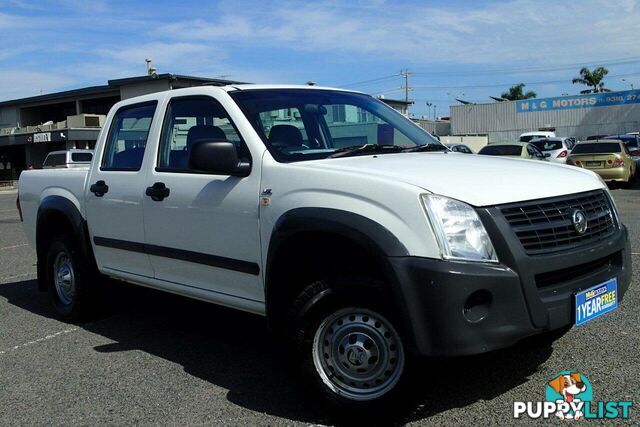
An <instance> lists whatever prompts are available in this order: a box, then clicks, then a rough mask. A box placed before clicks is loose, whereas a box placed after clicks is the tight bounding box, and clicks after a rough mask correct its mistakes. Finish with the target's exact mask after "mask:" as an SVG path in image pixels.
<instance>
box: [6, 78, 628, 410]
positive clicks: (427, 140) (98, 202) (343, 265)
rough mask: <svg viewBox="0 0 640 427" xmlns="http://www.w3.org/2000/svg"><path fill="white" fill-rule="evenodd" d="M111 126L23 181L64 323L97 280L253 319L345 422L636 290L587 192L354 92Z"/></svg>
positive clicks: (129, 114)
mask: <svg viewBox="0 0 640 427" xmlns="http://www.w3.org/2000/svg"><path fill="white" fill-rule="evenodd" d="M106 123H107V124H106V125H105V127H104V128H103V129H102V131H101V133H100V136H99V139H98V141H97V145H96V147H95V155H94V159H93V163H92V165H91V167H90V168H89V169H88V170H83V169H69V170H56V171H51V170H33V171H26V172H24V173H23V174H22V176H21V177H20V190H19V199H18V206H19V208H20V209H21V211H22V214H23V218H24V230H25V232H26V234H27V236H28V240H29V242H30V243H31V244H32V245H33V246H34V247H35V249H36V251H37V258H38V263H37V269H38V281H39V286H40V288H41V290H47V291H48V292H49V293H50V295H51V300H52V301H53V306H54V307H55V310H56V311H57V313H58V314H59V315H60V316H61V317H62V318H64V319H66V320H70V321H75V320H79V319H81V318H82V317H84V316H87V315H89V316H90V315H91V313H93V312H94V310H95V309H96V304H99V303H100V301H101V300H102V298H100V297H98V296H97V295H98V294H99V292H98V290H99V289H104V288H107V289H108V287H109V283H110V282H109V281H108V280H103V279H104V278H106V277H109V278H114V279H118V280H121V281H126V282H130V283H134V284H137V285H142V286H147V287H151V288H155V289H160V290H163V291H168V292H172V293H175V294H180V295H184V296H187V297H191V298H197V299H200V300H204V301H209V302H212V303H215V304H221V305H224V306H228V307H233V308H236V309H239V310H245V311H248V312H252V313H257V314H259V315H262V316H265V317H266V321H267V323H268V325H269V328H270V330H271V331H272V332H274V333H275V334H276V336H277V337H278V339H284V340H285V342H288V343H289V344H292V345H291V347H292V348H293V349H295V351H298V352H299V356H298V357H297V359H298V360H300V361H301V364H302V366H303V368H304V371H305V372H306V373H307V374H308V375H309V378H310V382H309V383H310V384H314V386H315V387H317V390H318V391H320V392H321V393H322V394H324V395H325V397H327V398H328V399H329V401H330V402H332V403H333V404H335V405H337V406H339V407H348V408H355V407H373V406H374V405H377V404H379V403H382V402H384V401H388V399H390V398H391V397H390V396H393V395H395V394H396V393H398V392H399V390H400V389H401V388H402V387H401V386H402V385H403V384H404V381H403V379H404V378H406V377H407V372H408V370H409V368H410V365H411V364H412V363H419V362H417V361H419V360H425V359H424V358H417V357H413V356H415V355H427V356H453V355H468V354H476V353H482V352H488V351H491V350H494V349H499V348H502V347H506V346H509V345H512V344H514V343H516V342H517V341H519V340H521V339H522V338H524V337H528V336H532V335H536V334H544V333H549V332H551V331H562V330H564V329H565V328H567V329H568V328H570V327H571V325H576V324H583V323H585V322H588V321H591V320H592V319H594V318H595V317H598V316H600V315H602V314H604V313H606V312H608V311H610V310H613V309H615V308H617V306H618V303H619V301H620V300H621V299H622V296H623V294H624V292H625V291H626V290H627V288H628V286H629V283H630V280H631V262H630V247H629V240H628V233H627V230H626V228H625V226H624V225H623V224H622V223H621V222H620V219H619V217H618V214H617V210H616V207H615V204H614V201H613V199H612V198H611V195H610V194H609V191H608V190H607V187H606V185H605V184H604V183H603V181H602V180H601V179H600V178H599V177H598V176H597V175H596V174H594V173H592V172H590V171H588V170H584V169H580V168H571V167H567V166H563V165H557V164H547V163H543V162H538V161H530V160H521V159H505V158H496V157H487V156H475V155H464V154H458V153H454V152H451V151H450V150H448V149H447V148H446V147H445V146H443V145H442V144H440V143H439V142H438V141H437V140H436V139H435V138H433V137H432V136H431V135H430V134H428V133H427V132H425V131H424V130H422V129H421V128H420V127H418V126H416V125H415V124H414V123H413V122H411V121H410V120H408V119H407V118H405V117H404V116H402V115H401V114H399V113H398V112H396V111H394V110H393V109H391V108H389V107H388V106H386V105H385V104H384V103H382V102H380V101H379V100H377V99H375V98H373V97H371V96H368V95H365V94H362V93H357V92H351V91H345V90H339V89H331V88H321V87H315V86H314V87H309V86H275V85H231V86H225V87H208V86H202V87H197V88H188V89H178V90H171V91H166V92H162V93H156V94H152V95H146V96H141V97H137V98H132V99H127V100H125V101H121V102H119V103H117V104H116V105H115V106H114V107H113V108H112V110H111V111H110V113H109V115H108V117H107V121H106ZM111 283H112V282H111ZM101 292H102V291H101ZM100 294H101V293H100ZM598 321H600V320H598ZM211 327H218V326H216V325H211ZM585 327H588V326H585ZM550 335H554V334H553V333H552V334H550ZM167 339H171V337H167ZM410 362H411V363H410ZM238 375H241V373H238Z"/></svg>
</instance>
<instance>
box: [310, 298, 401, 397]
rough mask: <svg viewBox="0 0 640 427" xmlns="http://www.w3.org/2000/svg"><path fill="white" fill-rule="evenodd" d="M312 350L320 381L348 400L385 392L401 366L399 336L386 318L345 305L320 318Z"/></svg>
mask: <svg viewBox="0 0 640 427" xmlns="http://www.w3.org/2000/svg"><path fill="white" fill-rule="evenodd" d="M312 352H313V363H314V366H315V368H316V371H317V372H318V374H319V375H320V378H321V379H322V381H323V383H324V384H325V385H326V386H327V387H329V388H330V389H331V390H332V391H333V392H335V393H337V394H339V395H341V396H343V397H346V398H348V399H351V400H358V401H367V400H373V399H376V398H379V397H381V396H383V395H385V394H387V393H388V392H389V391H390V390H391V389H393V387H394V386H395V385H396V384H397V383H398V381H399V380H400V377H401V375H402V372H403V370H404V362H405V359H404V350H403V347H402V341H401V340H400V336H399V335H398V333H397V332H396V331H395V329H394V328H393V326H392V325H391V323H390V322H389V321H388V320H387V319H385V318H384V317H382V316H381V315H379V314H377V313H375V312H373V311H371V310H366V309H359V308H345V309H342V310H339V311H337V312H335V313H333V314H332V315H331V316H329V317H327V318H326V319H324V320H323V321H322V323H321V324H320V326H319V327H318V330H317V331H316V334H315V336H314V340H313V347H312Z"/></svg>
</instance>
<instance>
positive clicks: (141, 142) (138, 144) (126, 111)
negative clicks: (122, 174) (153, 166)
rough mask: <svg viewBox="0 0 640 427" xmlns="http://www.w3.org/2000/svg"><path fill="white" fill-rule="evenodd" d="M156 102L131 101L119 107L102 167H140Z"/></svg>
mask: <svg viewBox="0 0 640 427" xmlns="http://www.w3.org/2000/svg"><path fill="white" fill-rule="evenodd" d="M156 104H157V103H156V102H152V103H145V104H138V105H131V106H127V107H124V108H121V109H120V110H118V112H117V113H116V115H115V117H114V118H113V122H112V123H111V127H110V129H109V135H108V136H107V143H106V145H105V149H104V155H103V156H102V165H101V169H102V170H126V171H137V170H140V166H142V158H143V156H144V148H145V146H146V145H147V137H148V136H149V129H150V128H151V121H152V120H153V114H154V112H155V111H156Z"/></svg>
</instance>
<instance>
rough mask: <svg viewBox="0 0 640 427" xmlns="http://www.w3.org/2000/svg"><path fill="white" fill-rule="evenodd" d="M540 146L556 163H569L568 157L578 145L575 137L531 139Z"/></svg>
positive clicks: (546, 155) (531, 142) (532, 142)
mask: <svg viewBox="0 0 640 427" xmlns="http://www.w3.org/2000/svg"><path fill="white" fill-rule="evenodd" d="M530 144H533V145H535V146H536V148H538V149H539V150H540V151H542V153H543V154H544V155H545V157H547V158H548V159H549V160H550V161H552V162H555V163H563V164H566V163H567V157H568V156H569V154H571V150H573V147H574V146H575V145H576V139H575V138H566V137H565V138H561V137H552V138H537V139H534V140H532V141H530Z"/></svg>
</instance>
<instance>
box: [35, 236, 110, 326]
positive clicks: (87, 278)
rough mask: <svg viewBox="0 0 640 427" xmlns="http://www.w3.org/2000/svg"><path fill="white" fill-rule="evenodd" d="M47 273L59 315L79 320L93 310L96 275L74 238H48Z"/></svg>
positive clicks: (71, 319)
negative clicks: (50, 239) (49, 239)
mask: <svg viewBox="0 0 640 427" xmlns="http://www.w3.org/2000/svg"><path fill="white" fill-rule="evenodd" d="M46 274H47V277H46V283H47V288H48V291H49V295H50V297H51V301H52V302H53V307H54V309H55V311H56V313H57V314H58V315H59V316H60V317H61V318H63V319H64V320H68V321H76V320H82V319H84V318H86V317H87V316H89V315H90V314H93V313H94V312H95V309H96V308H97V290H98V283H99V280H100V279H99V274H98V273H97V271H94V269H93V268H91V266H90V265H89V264H88V263H87V261H86V259H85V257H84V256H82V254H81V252H80V251H79V250H78V248H77V245H76V243H75V241H74V240H73V239H71V238H69V237H67V236H65V235H59V236H57V237H55V238H54V239H53V240H52V241H51V244H50V245H49V250H48V251H47V261H46Z"/></svg>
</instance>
